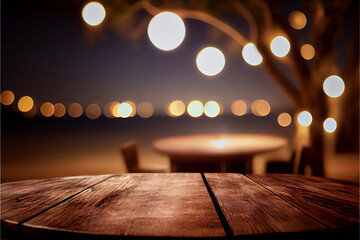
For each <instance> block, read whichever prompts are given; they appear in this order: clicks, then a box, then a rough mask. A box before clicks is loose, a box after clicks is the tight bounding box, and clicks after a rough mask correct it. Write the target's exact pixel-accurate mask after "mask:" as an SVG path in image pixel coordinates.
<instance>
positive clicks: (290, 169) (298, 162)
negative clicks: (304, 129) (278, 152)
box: [266, 145, 307, 174]
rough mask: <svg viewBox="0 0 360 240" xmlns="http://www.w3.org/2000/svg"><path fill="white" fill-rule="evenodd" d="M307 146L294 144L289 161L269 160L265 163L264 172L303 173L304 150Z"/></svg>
mask: <svg viewBox="0 0 360 240" xmlns="http://www.w3.org/2000/svg"><path fill="white" fill-rule="evenodd" d="M306 150H307V147H304V146H303V145H299V146H296V147H295V148H294V149H293V151H292V154H291V157H290V159H289V161H279V160H275V161H269V162H268V163H267V164H266V173H294V174H304V151H305V152H306Z"/></svg>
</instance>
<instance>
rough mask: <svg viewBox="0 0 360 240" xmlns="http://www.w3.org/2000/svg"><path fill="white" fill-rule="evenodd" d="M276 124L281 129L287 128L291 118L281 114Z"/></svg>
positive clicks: (288, 115) (286, 114)
mask: <svg viewBox="0 0 360 240" xmlns="http://www.w3.org/2000/svg"><path fill="white" fill-rule="evenodd" d="M277 120H278V123H279V125H280V126H282V127H287V126H289V125H290V124H291V116H290V114H288V113H281V114H279V116H278V119H277Z"/></svg>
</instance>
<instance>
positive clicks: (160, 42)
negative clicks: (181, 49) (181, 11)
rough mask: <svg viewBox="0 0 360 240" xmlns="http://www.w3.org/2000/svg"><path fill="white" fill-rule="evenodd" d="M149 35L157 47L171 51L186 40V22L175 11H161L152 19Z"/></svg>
mask: <svg viewBox="0 0 360 240" xmlns="http://www.w3.org/2000/svg"><path fill="white" fill-rule="evenodd" d="M148 36H149V38H150V41H151V42H152V44H154V46H155V47H157V48H159V49H161V50H163V51H170V50H173V49H175V48H177V47H178V46H179V45H180V44H181V43H182V41H183V40H184V38H185V24H184V22H183V20H182V19H181V18H180V17H179V16H178V15H176V14H175V13H172V12H161V13H159V14H158V15H156V16H154V17H153V18H152V19H151V21H150V23H149V26H148Z"/></svg>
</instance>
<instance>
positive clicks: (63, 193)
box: [1, 175, 110, 232]
mask: <svg viewBox="0 0 360 240" xmlns="http://www.w3.org/2000/svg"><path fill="white" fill-rule="evenodd" d="M108 177H110V175H100V176H81V177H65V178H50V179H40V180H39V179H37V180H26V181H18V182H9V183H3V184H1V224H2V226H3V227H5V228H6V229H7V230H8V231H10V232H16V231H17V230H18V223H19V222H22V221H24V220H26V219H28V218H30V217H32V216H34V215H36V214H38V213H39V212H41V211H43V210H45V209H47V208H49V207H51V206H53V205H54V204H56V203H58V202H60V201H62V200H64V199H66V198H68V197H71V196H72V195H74V194H76V193H78V192H80V191H82V190H83V189H85V188H87V187H89V186H91V185H93V184H96V183H98V182H100V181H102V180H104V179H106V178H108Z"/></svg>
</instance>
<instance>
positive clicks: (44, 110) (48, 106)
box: [40, 102, 55, 117]
mask: <svg viewBox="0 0 360 240" xmlns="http://www.w3.org/2000/svg"><path fill="white" fill-rule="evenodd" d="M40 112H41V114H42V115H43V116H44V117H51V116H52V115H53V114H54V112H55V107H54V105H53V104H52V103H49V102H45V103H43V104H42V105H41V107H40Z"/></svg>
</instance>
